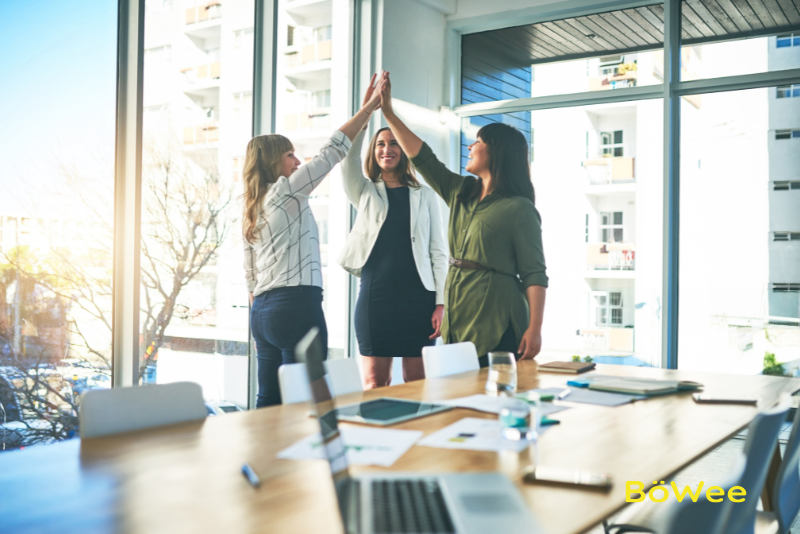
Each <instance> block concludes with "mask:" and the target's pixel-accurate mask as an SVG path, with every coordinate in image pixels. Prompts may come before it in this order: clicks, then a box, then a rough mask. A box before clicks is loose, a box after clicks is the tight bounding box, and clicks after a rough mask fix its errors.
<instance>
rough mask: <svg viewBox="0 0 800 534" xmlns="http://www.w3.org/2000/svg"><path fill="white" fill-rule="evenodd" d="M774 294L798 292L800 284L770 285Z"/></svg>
mask: <svg viewBox="0 0 800 534" xmlns="http://www.w3.org/2000/svg"><path fill="white" fill-rule="evenodd" d="M772 291H774V292H775V293H795V292H797V291H800V284H772Z"/></svg>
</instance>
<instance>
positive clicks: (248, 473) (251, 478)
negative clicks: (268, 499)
mask: <svg viewBox="0 0 800 534" xmlns="http://www.w3.org/2000/svg"><path fill="white" fill-rule="evenodd" d="M242 474H243V475H244V476H245V477H247V481H248V482H250V485H251V486H253V487H254V488H257V487H259V486H260V485H261V479H259V478H258V475H257V474H256V472H255V471H254V470H253V468H252V467H250V464H244V465H243V466H242Z"/></svg>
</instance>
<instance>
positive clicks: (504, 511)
mask: <svg viewBox="0 0 800 534" xmlns="http://www.w3.org/2000/svg"><path fill="white" fill-rule="evenodd" d="M318 333H319V331H318V330H317V329H316V328H313V329H311V331H310V332H309V333H308V334H306V336H305V337H304V338H303V339H302V340H301V341H300V343H299V344H298V345H297V348H296V350H295V355H296V357H297V359H298V361H301V362H305V363H306V370H307V371H308V380H309V383H310V384H311V394H312V399H311V402H312V405H313V407H314V409H315V412H316V414H317V420H318V421H319V425H320V430H321V433H322V444H323V449H324V451H325V454H326V456H327V458H328V462H329V463H330V466H331V474H332V475H333V484H334V487H335V489H336V498H337V499H338V501H339V512H340V513H341V515H342V521H343V522H344V526H345V531H346V532H347V533H348V534H405V533H412V532H413V533H419V534H421V533H424V534H434V533H436V534H439V533H453V534H455V533H458V534H463V533H481V534H485V533H489V532H502V533H503V534H517V533H520V534H521V533H529V534H539V533H542V532H543V530H542V529H541V528H540V527H539V526H538V524H537V522H536V520H535V519H534V518H533V516H532V515H531V513H530V512H529V510H528V508H527V506H526V504H525V501H523V499H522V497H521V496H520V494H519V492H518V491H517V488H516V487H514V484H512V483H511V481H510V480H509V479H508V478H506V477H505V476H504V475H502V474H500V473H453V474H427V473H385V472H380V473H375V474H362V475H358V476H350V473H349V472H348V465H347V455H346V448H345V444H344V443H343V441H342V437H341V435H340V434H339V426H338V423H337V421H336V403H335V400H334V399H333V397H332V395H331V392H330V389H329V388H328V384H327V382H326V380H325V374H326V370H325V366H324V365H323V363H322V345H321V344H320V340H319V337H318Z"/></svg>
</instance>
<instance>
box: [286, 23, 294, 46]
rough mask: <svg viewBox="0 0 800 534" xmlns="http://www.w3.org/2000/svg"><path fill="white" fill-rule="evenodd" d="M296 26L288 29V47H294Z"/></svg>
mask: <svg viewBox="0 0 800 534" xmlns="http://www.w3.org/2000/svg"><path fill="white" fill-rule="evenodd" d="M294 30H295V27H294V26H287V27H286V46H294Z"/></svg>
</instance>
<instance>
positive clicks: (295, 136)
mask: <svg viewBox="0 0 800 534" xmlns="http://www.w3.org/2000/svg"><path fill="white" fill-rule="evenodd" d="M279 6H280V11H279V13H278V69H277V70H278V80H277V106H276V112H277V115H276V125H277V127H276V130H277V132H276V133H279V134H282V135H285V136H286V137H288V138H289V139H290V140H291V141H292V144H293V145H294V148H295V153H296V154H297V157H298V158H300V160H301V161H309V160H311V158H312V157H314V156H315V155H317V154H318V153H319V150H320V149H321V148H322V146H323V145H324V144H325V143H326V142H327V140H328V139H329V138H330V136H331V134H332V133H333V131H334V129H335V128H337V127H338V126H340V125H341V124H344V123H345V121H346V120H347V119H348V118H349V116H348V115H347V110H348V109H349V100H348V94H347V83H344V82H342V80H347V79H348V76H349V73H350V66H349V61H348V58H349V57H350V56H348V43H349V24H350V18H349V16H350V15H349V9H348V7H347V3H341V2H334V1H333V0H324V1H320V2H315V3H308V2H299V1H281V2H280V3H279ZM337 80H338V83H337ZM367 141H368V140H367ZM367 141H365V143H364V144H365V145H366V144H367ZM309 205H310V206H311V211H312V212H313V213H314V218H315V219H316V221H317V226H318V228H319V237H320V243H319V246H320V253H321V260H322V283H323V295H324V299H323V301H322V306H323V309H324V311H325V319H326V321H327V323H328V357H329V358H344V357H346V356H347V353H348V344H349V339H348V331H349V328H350V322H349V319H348V318H349V317H350V310H349V298H350V283H349V277H350V275H349V274H348V273H347V271H345V270H344V269H342V268H341V267H340V266H339V265H338V263H337V262H336V259H337V258H338V257H339V255H340V254H341V252H342V250H343V248H344V243H345V240H346V239H347V234H348V232H349V230H350V203H349V202H348V201H347V198H346V196H345V193H344V188H343V186H342V178H341V166H339V165H337V166H336V167H334V168H333V170H332V171H331V173H330V174H329V175H328V177H327V178H326V179H325V180H324V181H323V182H322V184H321V185H320V186H319V187H317V188H316V189H315V190H314V192H313V193H312V197H311V198H310V200H309Z"/></svg>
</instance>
